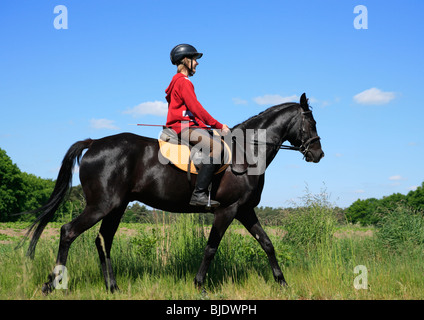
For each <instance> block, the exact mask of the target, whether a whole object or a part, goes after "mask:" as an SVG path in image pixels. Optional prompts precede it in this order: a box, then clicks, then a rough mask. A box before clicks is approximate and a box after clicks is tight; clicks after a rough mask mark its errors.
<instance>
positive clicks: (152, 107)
mask: <svg viewBox="0 0 424 320" xmlns="http://www.w3.org/2000/svg"><path fill="white" fill-rule="evenodd" d="M123 113H124V114H130V115H132V116H133V117H137V116H143V115H146V114H151V115H155V116H166V115H167V113H168V104H167V103H166V102H163V101H148V102H143V103H140V104H139V105H137V106H135V107H133V108H131V109H128V110H126V111H124V112H123Z"/></svg>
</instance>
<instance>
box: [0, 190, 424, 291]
mask: <svg viewBox="0 0 424 320" xmlns="http://www.w3.org/2000/svg"><path fill="white" fill-rule="evenodd" d="M299 209H300V210H297V212H298V214H297V215H292V216H288V217H286V218H285V219H284V223H283V225H281V226H278V227H266V226H265V229H266V231H267V232H268V234H269V236H270V238H271V240H272V242H273V244H274V247H275V250H276V254H277V258H278V260H279V262H280V264H281V267H282V269H283V273H284V275H285V278H286V280H287V281H288V283H289V287H288V288H286V289H282V288H280V287H279V285H278V284H276V283H275V282H274V280H273V277H272V272H271V269H270V267H269V265H268V261H267V258H266V255H265V253H264V252H263V251H262V249H261V248H260V246H259V244H258V243H257V242H256V240H255V239H254V238H253V237H251V236H250V235H249V234H247V232H245V230H243V228H242V227H241V226H240V225H238V224H234V225H232V226H230V228H229V229H228V231H227V233H226V235H225V236H224V238H223V239H222V242H221V245H220V247H219V249H218V252H217V254H216V256H215V259H214V260H213V262H212V264H211V267H210V269H209V272H208V275H207V283H206V291H207V294H206V295H205V294H202V293H201V292H199V291H198V290H196V288H195V286H194V285H193V278H194V276H195V274H196V272H197V269H198V267H199V265H200V262H201V260H202V257H203V252H204V248H205V246H206V242H207V237H208V234H209V230H210V226H207V225H204V223H203V222H202V221H203V219H202V215H198V214H184V215H181V216H180V217H179V218H178V219H176V220H175V221H174V222H173V223H167V222H166V219H165V216H164V215H163V216H161V215H158V216H157V218H156V221H155V223H149V224H124V225H123V228H126V229H131V230H132V232H131V233H128V232H118V234H117V236H116V237H115V241H114V244H113V246H112V252H111V255H112V263H113V267H114V273H115V276H116V278H117V282H118V285H119V286H120V289H121V290H120V291H119V292H117V293H115V294H113V295H112V294H108V293H107V292H106V291H105V288H104V281H103V276H102V274H101V268H100V263H99V259H98V256H97V250H96V248H95V245H94V239H95V237H96V235H97V232H98V226H96V227H94V228H93V229H90V230H88V231H87V232H85V233H84V234H83V235H81V236H80V237H79V238H77V240H76V241H75V242H74V243H73V245H72V246H71V249H70V252H69V259H68V263H67V268H68V275H69V282H68V290H56V291H55V292H53V293H52V294H51V295H49V296H48V297H44V296H43V295H42V294H41V291H40V288H41V284H42V283H43V282H45V281H46V280H47V275H48V274H49V273H50V272H51V271H52V269H53V267H54V261H55V260H56V253H57V248H58V236H53V237H52V238H47V239H46V238H43V239H41V240H40V243H39V246H38V247H37V252H36V256H35V259H34V260H29V259H27V258H26V257H25V250H24V248H21V249H18V250H14V249H13V248H14V243H4V244H0V299H422V298H424V292H423V290H422V288H423V287H424V280H423V277H422V274H423V273H424V264H423V263H422V261H423V259H424V244H423V239H424V238H423V236H422V235H423V226H424V222H423V216H422V213H420V212H414V211H411V210H409V209H408V208H404V207H399V208H396V209H395V210H393V211H392V212H386V213H384V214H385V217H384V218H383V219H382V222H381V224H380V225H379V227H378V228H374V229H372V232H373V234H374V236H372V237H370V236H367V237H352V236H345V237H341V238H340V237H335V232H336V231H337V230H339V229H340V225H339V224H338V222H337V219H336V215H335V210H334V208H333V206H332V205H331V203H330V202H329V201H328V197H327V195H326V193H323V192H322V193H321V194H319V195H311V194H309V193H308V194H307V195H306V196H305V197H304V198H303V199H302V203H301V205H299ZM11 227H13V226H11ZM54 227H55V228H59V227H60V225H58V224H57V225H54ZM344 228H350V230H351V231H352V232H353V231H355V230H357V228H356V227H354V226H347V227H346V226H345V227H344ZM283 235H284V236H283ZM346 235H348V233H347V234H346ZM3 238H4V240H6V242H8V241H9V240H11V238H13V237H10V236H8V237H3ZM18 240H19V239H18V238H17V239H15V242H16V241H18ZM12 242H13V241H12ZM358 265H361V266H365V267H366V269H367V271H368V286H367V288H366V289H355V287H354V279H355V277H357V276H358V274H355V273H354V270H355V267H356V266H358Z"/></svg>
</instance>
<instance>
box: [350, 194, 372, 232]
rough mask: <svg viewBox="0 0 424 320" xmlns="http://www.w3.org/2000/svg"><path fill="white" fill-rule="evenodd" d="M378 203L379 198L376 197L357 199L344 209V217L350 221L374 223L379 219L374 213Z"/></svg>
mask: <svg viewBox="0 0 424 320" xmlns="http://www.w3.org/2000/svg"><path fill="white" fill-rule="evenodd" d="M378 205H379V200H377V199H376V198H370V199H365V200H361V199H358V200H356V201H355V202H354V203H352V204H351V206H350V207H349V208H347V209H346V218H347V220H348V221H349V222H352V223H361V224H362V225H369V224H375V223H376V222H377V221H378V220H379V217H378V216H377V215H376V214H375V212H376V209H377V207H378Z"/></svg>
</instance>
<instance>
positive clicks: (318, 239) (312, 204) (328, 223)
mask: <svg viewBox="0 0 424 320" xmlns="http://www.w3.org/2000/svg"><path fill="white" fill-rule="evenodd" d="M303 202H304V205H303V206H302V207H299V208H298V210H296V213H295V214H291V215H289V216H288V217H287V218H286V219H285V223H284V227H285V229H286V230H287V235H286V238H287V239H288V241H289V242H290V243H291V244H293V245H294V246H300V247H304V248H316V247H318V246H320V245H326V244H330V243H331V242H332V239H333V235H334V232H335V230H336V226H337V217H336V214H335V211H334V209H333V207H332V206H331V204H330V203H329V201H328V198H327V194H326V193H325V192H321V194H318V195H311V194H309V193H307V194H306V196H305V197H303Z"/></svg>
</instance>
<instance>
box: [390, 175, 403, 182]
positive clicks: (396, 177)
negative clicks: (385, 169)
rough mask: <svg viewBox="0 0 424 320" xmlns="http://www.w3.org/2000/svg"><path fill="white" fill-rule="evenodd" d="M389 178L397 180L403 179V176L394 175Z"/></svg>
mask: <svg viewBox="0 0 424 320" xmlns="http://www.w3.org/2000/svg"><path fill="white" fill-rule="evenodd" d="M389 180H391V181H399V180H405V178H403V177H402V176H400V175H396V176H391V177H389Z"/></svg>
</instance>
